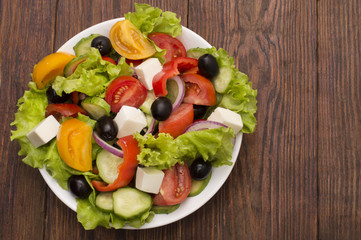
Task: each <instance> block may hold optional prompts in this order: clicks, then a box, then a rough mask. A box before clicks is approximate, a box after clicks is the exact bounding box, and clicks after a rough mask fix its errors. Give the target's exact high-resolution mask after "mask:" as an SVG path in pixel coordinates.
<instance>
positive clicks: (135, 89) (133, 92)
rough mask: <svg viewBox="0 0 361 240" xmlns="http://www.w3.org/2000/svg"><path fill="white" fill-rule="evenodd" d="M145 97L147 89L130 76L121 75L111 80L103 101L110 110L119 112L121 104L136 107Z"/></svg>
mask: <svg viewBox="0 0 361 240" xmlns="http://www.w3.org/2000/svg"><path fill="white" fill-rule="evenodd" d="M146 97H147V89H146V88H145V87H144V86H143V84H142V83H141V82H140V81H138V80H137V79H135V78H134V77H131V76H121V77H118V78H117V79H115V80H113V81H112V83H111V84H110V85H109V86H108V88H107V91H106V93H105V101H106V102H107V103H108V104H109V105H110V108H111V110H112V112H115V113H117V112H119V110H120V109H121V107H122V106H123V105H127V106H131V107H136V108H138V107H139V106H140V105H142V104H143V102H144V100H145V99H146Z"/></svg>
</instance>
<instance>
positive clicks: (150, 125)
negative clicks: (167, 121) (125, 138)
mask: <svg viewBox="0 0 361 240" xmlns="http://www.w3.org/2000/svg"><path fill="white" fill-rule="evenodd" d="M156 123H157V120H155V119H154V118H152V120H151V122H150V123H149V127H148V129H147V131H146V132H145V134H144V135H147V134H148V133H153V131H154V129H155V125H156Z"/></svg>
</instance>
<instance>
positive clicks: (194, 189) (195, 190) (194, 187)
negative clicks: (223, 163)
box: [188, 172, 212, 197]
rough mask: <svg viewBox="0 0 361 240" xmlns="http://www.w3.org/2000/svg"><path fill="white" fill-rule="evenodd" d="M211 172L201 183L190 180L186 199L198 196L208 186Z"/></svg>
mask: <svg viewBox="0 0 361 240" xmlns="http://www.w3.org/2000/svg"><path fill="white" fill-rule="evenodd" d="M211 175H212V172H211V173H210V174H209V175H208V177H206V178H205V179H203V180H201V181H197V180H194V179H192V182H191V191H190V192H189V195H188V197H194V196H196V195H198V194H200V193H201V192H202V191H203V190H204V189H205V188H206V187H207V185H208V183H209V180H210V179H211Z"/></svg>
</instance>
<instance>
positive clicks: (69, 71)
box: [64, 55, 88, 77]
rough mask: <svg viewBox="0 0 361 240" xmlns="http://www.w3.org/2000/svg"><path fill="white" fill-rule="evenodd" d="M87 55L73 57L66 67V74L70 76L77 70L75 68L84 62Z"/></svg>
mask: <svg viewBox="0 0 361 240" xmlns="http://www.w3.org/2000/svg"><path fill="white" fill-rule="evenodd" d="M87 57H88V56H87V55H82V56H79V57H76V58H73V59H72V60H71V61H70V62H68V64H66V65H65V67H64V76H65V77H69V76H70V75H72V74H73V72H75V69H76V68H77V67H78V65H79V64H80V63H82V62H84V61H85V60H86V59H87Z"/></svg>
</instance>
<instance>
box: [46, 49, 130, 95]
mask: <svg viewBox="0 0 361 240" xmlns="http://www.w3.org/2000/svg"><path fill="white" fill-rule="evenodd" d="M132 74H133V70H132V69H131V68H130V67H129V65H128V64H126V62H125V59H124V58H122V60H121V61H120V62H119V64H118V65H114V64H112V63H110V62H108V61H105V60H102V57H101V55H100V53H99V51H98V50H97V49H95V48H90V51H89V52H88V58H87V60H86V61H84V62H82V63H80V64H79V65H78V67H77V68H76V70H75V72H74V73H73V74H72V75H70V76H69V77H63V76H58V77H56V78H55V81H54V83H53V85H52V87H53V89H54V90H55V91H56V93H57V94H58V95H61V94H62V92H63V91H64V92H66V93H71V92H74V91H78V92H82V93H85V94H86V95H88V96H103V95H104V92H105V90H106V87H107V86H108V85H109V84H110V82H111V81H112V80H114V79H115V78H117V77H119V76H123V75H132Z"/></svg>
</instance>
